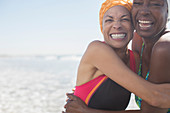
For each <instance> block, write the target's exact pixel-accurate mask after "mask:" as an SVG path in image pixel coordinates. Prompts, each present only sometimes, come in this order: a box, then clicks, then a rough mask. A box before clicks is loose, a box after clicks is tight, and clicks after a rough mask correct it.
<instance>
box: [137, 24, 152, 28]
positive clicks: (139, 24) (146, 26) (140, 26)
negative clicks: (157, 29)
mask: <svg viewBox="0 0 170 113" xmlns="http://www.w3.org/2000/svg"><path fill="white" fill-rule="evenodd" d="M139 26H140V27H145V28H147V27H151V25H142V24H139Z"/></svg>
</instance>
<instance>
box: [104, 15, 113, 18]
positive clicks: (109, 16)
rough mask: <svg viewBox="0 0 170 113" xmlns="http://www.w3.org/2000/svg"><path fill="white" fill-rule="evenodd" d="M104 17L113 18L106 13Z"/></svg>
mask: <svg viewBox="0 0 170 113" xmlns="http://www.w3.org/2000/svg"><path fill="white" fill-rule="evenodd" d="M105 17H109V18H112V19H113V17H112V16H109V15H106V16H105Z"/></svg>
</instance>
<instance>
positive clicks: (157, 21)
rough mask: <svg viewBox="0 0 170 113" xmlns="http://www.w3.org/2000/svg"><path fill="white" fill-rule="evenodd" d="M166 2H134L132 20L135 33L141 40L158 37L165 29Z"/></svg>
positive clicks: (143, 0)
mask: <svg viewBox="0 0 170 113" xmlns="http://www.w3.org/2000/svg"><path fill="white" fill-rule="evenodd" d="M167 16H168V7H167V1H166V0H134V1H133V8H132V18H133V23H134V27H135V29H136V31H137V33H138V34H139V35H140V36H141V37H143V38H152V37H156V36H158V35H159V34H160V33H161V32H162V31H163V30H164V29H165V27H166V22H167Z"/></svg>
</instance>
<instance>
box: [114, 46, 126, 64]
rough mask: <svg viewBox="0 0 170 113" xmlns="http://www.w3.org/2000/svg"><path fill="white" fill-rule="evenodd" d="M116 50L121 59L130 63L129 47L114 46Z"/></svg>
mask: <svg viewBox="0 0 170 113" xmlns="http://www.w3.org/2000/svg"><path fill="white" fill-rule="evenodd" d="M113 49H114V51H115V52H116V53H117V55H118V56H119V58H121V60H122V61H123V62H124V63H125V64H127V63H128V56H129V55H128V49H127V47H125V48H113Z"/></svg>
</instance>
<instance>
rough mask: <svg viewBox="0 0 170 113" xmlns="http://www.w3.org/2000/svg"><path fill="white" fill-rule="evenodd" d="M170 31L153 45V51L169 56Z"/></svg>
mask: <svg viewBox="0 0 170 113" xmlns="http://www.w3.org/2000/svg"><path fill="white" fill-rule="evenodd" d="M169 48H170V33H166V34H165V35H163V36H162V37H161V38H160V39H159V40H158V41H157V43H156V44H155V45H154V47H153V53H154V54H159V56H160V57H161V56H162V57H166V56H167V57H168V56H170V49H169ZM168 58H169V59H170V57H168Z"/></svg>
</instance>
